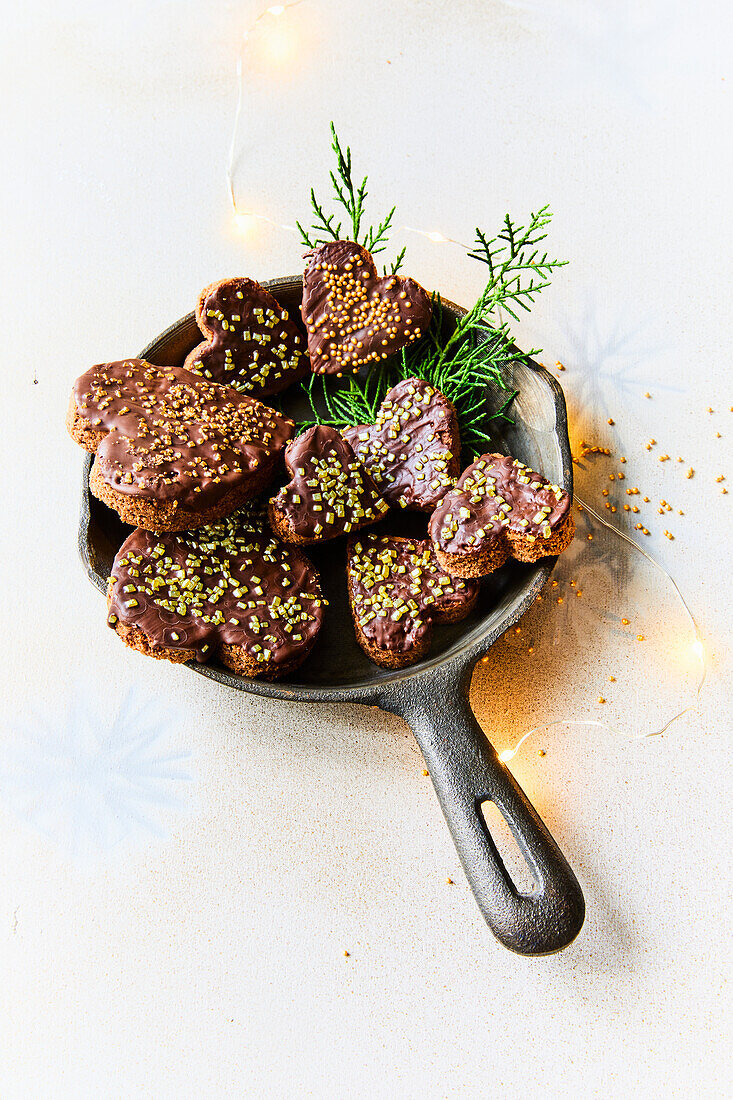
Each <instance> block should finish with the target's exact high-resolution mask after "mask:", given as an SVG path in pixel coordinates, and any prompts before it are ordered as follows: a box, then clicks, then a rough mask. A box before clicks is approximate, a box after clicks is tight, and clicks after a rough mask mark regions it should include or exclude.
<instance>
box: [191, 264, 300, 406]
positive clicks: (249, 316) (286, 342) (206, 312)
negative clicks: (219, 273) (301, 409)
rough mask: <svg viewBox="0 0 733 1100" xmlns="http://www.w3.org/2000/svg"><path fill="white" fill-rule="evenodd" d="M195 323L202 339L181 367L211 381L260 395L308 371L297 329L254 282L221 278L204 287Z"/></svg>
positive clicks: (274, 390) (283, 385)
mask: <svg viewBox="0 0 733 1100" xmlns="http://www.w3.org/2000/svg"><path fill="white" fill-rule="evenodd" d="M196 323H197V324H198V326H199V328H200V329H201V331H202V333H203V334H204V336H205V337H206V339H205V340H204V342H203V343H202V344H199V345H198V347H195V348H194V349H193V351H192V352H190V353H189V355H188V356H187V358H186V362H185V363H184V364H183V365H184V367H185V369H186V370H190V371H192V372H193V373H194V374H201V375H203V376H204V377H205V378H209V379H211V381H212V382H222V383H225V384H226V385H228V386H234V388H235V390H239V392H240V393H247V394H250V395H252V396H254V397H263V396H265V395H267V394H272V393H280V392H281V390H284V389H285V388H286V386H289V385H291V383H293V382H296V381H297V380H298V379H299V378H301V377H302V376H303V375H304V374H306V373H307V372H308V356H307V354H306V350H305V341H304V339H303V336H302V335H301V332H300V331H299V329H298V326H297V325H296V324H295V323H294V322H293V321H291V320H290V317H289V316H288V311H287V310H286V309H284V308H283V307H282V306H281V305H280V303H279V302H278V301H277V300H276V299H275V298H273V296H272V294H270V293H269V291H267V290H265V288H264V287H263V286H260V284H259V283H256V282H255V280H254V279H245V278H237V279H220V280H219V282H217V283H212V284H211V286H207V287H206V288H205V289H204V290H202V291H201V295H200V296H199V300H198V305H197V306H196Z"/></svg>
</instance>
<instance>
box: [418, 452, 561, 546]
mask: <svg viewBox="0 0 733 1100" xmlns="http://www.w3.org/2000/svg"><path fill="white" fill-rule="evenodd" d="M569 510H570V497H569V496H568V494H567V493H566V492H565V490H564V489H562V488H561V487H560V486H559V485H553V484H552V483H551V482H549V481H548V480H547V479H546V478H544V477H542V475H541V474H538V473H536V472H535V471H534V470H530V469H529V467H527V466H525V465H524V463H523V462H519V461H518V459H515V458H511V457H510V456H508V455H499V454H486V455H482V456H481V458H479V459H477V460H476V461H475V462H474V463H472V464H471V465H470V466H468V467H467V468H466V469H465V470H464V471H463V473H462V474H461V476H460V478H459V479H458V483H457V485H456V487H455V489H453V490H451V492H449V493H447V494H446V496H445V497H444V498H443V500H442V501H441V503H440V505H439V506H438V508H436V510H435V511H434V512H433V514H432V516H431V517H430V524H429V533H430V537H431V539H432V540H433V543H434V544H435V546H437V548H438V549H439V550H443V551H444V552H445V553H446V554H460V553H466V552H467V553H471V554H475V553H478V552H480V551H481V550H484V549H488V548H489V547H491V546H492V545H493V544H494V543H495V542H496V541H497V539H499V538H500V536H501V533H502V531H503V530H504V529H507V530H509V531H510V532H512V534H515V535H521V536H522V537H523V538H524V539H526V540H527V541H529V542H536V541H538V540H539V541H542V540H544V539H549V538H550V537H551V535H552V531H553V529H554V528H556V527H558V526H559V524H561V523H562V522H563V520H564V519H565V518H566V516H567V514H568V511H569Z"/></svg>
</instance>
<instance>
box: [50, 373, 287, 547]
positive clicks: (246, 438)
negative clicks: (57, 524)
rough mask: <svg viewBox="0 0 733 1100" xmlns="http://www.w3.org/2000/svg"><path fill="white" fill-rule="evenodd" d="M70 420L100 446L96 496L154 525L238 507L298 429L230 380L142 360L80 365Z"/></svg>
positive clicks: (72, 428)
mask: <svg viewBox="0 0 733 1100" xmlns="http://www.w3.org/2000/svg"><path fill="white" fill-rule="evenodd" d="M67 427H68V429H69V432H70V433H71V436H72V438H73V439H75V440H76V442H77V443H80V444H81V446H82V447H85V448H86V450H88V451H91V452H92V453H96V459H95V461H94V464H93V466H92V470H91V475H90V479H89V486H90V488H91V491H92V492H93V493H94V495H95V496H96V497H99V499H100V500H102V501H104V503H105V504H107V505H109V507H110V508H114V510H115V511H116V512H118V513H119V515H120V516H121V518H122V519H123V520H124V521H125V522H126V523H129V524H130V525H131V526H134V527H144V528H145V529H146V530H149V531H179V530H184V529H191V528H195V527H201V526H202V525H203V524H206V523H211V522H212V521H213V520H216V519H220V518H221V517H222V516H226V515H229V514H230V513H231V512H233V511H235V510H236V509H237V508H239V507H241V506H242V504H244V503H245V501H247V500H250V499H252V498H253V497H255V496H256V495H257V494H258V493H259V492H260V491H261V490H262V489H263V488H265V486H266V485H267V484H268V483H269V482H270V481H271V480H272V477H273V474H274V471H275V469H276V466H277V464H278V462H279V457H280V453H281V452H282V450H283V449H284V447H285V445H286V443H287V442H288V440H289V439H290V438H291V437H292V434H293V431H294V425H293V422H292V421H291V420H288V419H286V418H285V417H284V416H281V415H280V414H279V413H277V412H275V411H274V410H273V409H270V408H268V407H267V406H266V405H262V404H260V402H259V401H255V400H254V399H253V398H251V397H245V396H244V395H243V394H239V393H237V392H236V391H235V390H233V389H232V388H231V387H229V386H219V385H217V384H216V383H214V382H208V381H207V380H206V379H204V378H199V377H198V376H197V375H195V374H191V373H190V372H189V371H186V370H183V369H181V368H180V367H157V366H153V364H151V363H147V362H145V360H142V359H127V360H123V361H120V362H117V363H102V364H100V365H99V366H97V367H92V369H91V370H90V371H87V373H86V374H83V375H82V376H81V378H79V379H78V381H77V383H76V385H75V386H74V391H73V394H72V397H71V402H70V405H69V412H68V416H67Z"/></svg>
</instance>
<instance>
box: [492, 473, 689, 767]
mask: <svg viewBox="0 0 733 1100" xmlns="http://www.w3.org/2000/svg"><path fill="white" fill-rule="evenodd" d="M575 503H576V504H577V505H578V506H579V508H581V509H582V510H583V511H585V512H587V513H588V515H590V516H592V517H593V519H594V520H595V521H596V523H600V524H601V526H602V527H605V528H606V529H607V530H608V531H611V532H612V534H614V535H616V536H617V537H618V538H620V539H621V540H622V541H623V542H625V543H627V544H628V545H629V546H631V547H632V548H633V549H634V550H637V551H638V552H639V553H640V554H641V556H642V557H643V558H646V560H647V561H648V562H649V563H650V564H651V565H653V566H654V568H655V569H657V570H658V571H659V572H660V573H662V574H663V575H664V576H665V577H666V578H667V580H668V581H669V583H670V584H671V585H672V588H673V589H674V591H675V593H676V594H677V597H678V599H679V601H680V603H681V604H682V606H683V608H684V609H685V614H686V615H687V617H688V619H689V621H690V626H691V627H692V632H693V634H694V636H695V640H694V641H693V643H692V647H691V648H692V652H693V654H694V655H695V657H696V658H697V660H698V661H699V662H700V676H699V679H698V682H697V689H696V691H695V697H694V702H692V703H690V704H689V705H688V706H686V707H684V708H683V709H682V710H680V711H678V712H677V713H676V714H674V715H672V717H671V718H670V719H669V721H667V722H665V724H664V725H663V726H662V727H661V728H660V729H658V730H651V731H650V732H649V733H642V734H640V735H639V736H638V737H632V738H630V739H629V740H630V741H631V742H633V741H645V740H646V739H647V738H648V737H660V736H661V735H662V734H663V733H666V732H667V730H668V729H669V727H670V726H671V725H672V723H673V722H676V721H677V719H678V718H681V717H682V716H683V715H684V714H687V713H688V712H689V711H691V710H693V709H694V708H695V707H696V706H697V703H698V701H699V699H700V692H701V691H702V688H703V684H704V683H705V679H706V676H707V662H706V660H705V648H704V646H703V643H702V638H701V636H700V628H699V627H698V625H697V621H696V619H695V616H694V615H693V613H692V610H691V608H690V606H689V604H688V603H687V600H686V599H685V597H684V596H683V595H682V592H681V591H680V587H679V585H678V584H677V581H676V580H675V579H674V577H673V576H672V575H671V573H668V572H667V570H666V569H665V568H664V566H663V565H661V564H660V562H658V561H657V559H656V558H655V557H653V556H652V554H650V553H649V552H648V551H647V550H645V549H644V548H643V546H639V544H638V543H637V542H634V540H633V539H632V538H630V537H629V536H628V535H627V534H626V533H625V532H624V531H622V530H621V529H620V528H618V527H614V525H613V524H612V523H609V522H608V520H606V519H604V518H603V516H600V515H599V514H598V512H596V510H595V508H592V507H591V506H590V504H586V502H585V501H584V500H582V499H581V498H580V497H578V496H577V495H576V496H575ZM558 726H595V727H596V728H597V729H604V730H606V731H607V732H609V733H611V734H616V735H619V734H620V731H619V730H618V729H616V728H615V727H614V726H610V725H609V724H608V723H607V722H600V721H599V720H598V719H597V718H587V719H583V718H578V719H575V718H559V719H558V720H557V721H556V722H546V723H544V724H543V725H540V726H534V727H533V728H532V729H531V730H527V732H526V733H523V734H522V736H521V737H520V739H519V740H518V741H517V743H516V745H515V746H514V748H511V749H504V751H503V752H500V753H499V759H500V760H501V762H502V764H507V763H508V762H509V761H510V760H513V759H514V757H515V756H516V755H517V753H518V752H519V750H520V749H521V747H522V745H523V744H524V742H525V741H527V740H528V739H529V738H530V737H532V736H533V734H535V733H540V732H543V731H546V730H551V729H555V728H557V727H558Z"/></svg>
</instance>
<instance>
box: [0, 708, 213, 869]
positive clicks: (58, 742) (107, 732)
mask: <svg viewBox="0 0 733 1100" xmlns="http://www.w3.org/2000/svg"><path fill="white" fill-rule="evenodd" d="M180 726H181V721H180V719H179V717H178V716H177V715H175V714H173V713H171V711H170V710H169V709H168V708H166V709H165V710H164V709H163V708H162V707H161V706H160V705H159V704H157V703H155V702H152V701H150V700H146V699H144V698H143V697H142V696H141V694H140V693H139V692H138V691H135V690H133V691H130V692H128V694H127V695H126V696H125V697H124V698H123V699H122V701H121V702H120V704H119V706H118V707H117V708H116V709H112V710H111V711H110V707H109V703H108V702H105V700H103V699H102V698H101V696H100V697H98V698H96V699H95V698H93V697H91V698H90V695H89V692H88V690H86V689H83V688H79V690H78V691H77V693H76V695H75V697H74V699H73V701H72V702H71V703H70V704H69V705H68V707H67V709H66V711H65V712H61V713H53V714H43V715H29V716H27V717H25V718H24V719H22V720H19V721H18V722H17V723H16V724H15V725H14V726H12V727H11V729H10V731H9V734H10V735H9V737H7V739H6V741H5V744H4V745H3V747H2V750H1V751H0V797H1V798H2V800H3V802H4V803H5V804H6V806H8V807H9V808H10V809H11V810H12V811H13V812H14V813H15V815H16V816H17V817H18V818H20V819H21V820H23V821H26V822H27V823H28V824H30V825H32V826H33V827H34V828H36V829H37V830H38V831H39V832H42V833H44V834H45V835H46V836H48V837H50V838H51V839H52V840H54V842H55V843H56V844H57V845H58V846H59V847H60V848H62V849H63V850H64V851H65V852H66V853H67V854H69V855H70V856H71V857H72V858H73V859H75V860H81V861H83V860H86V859H89V858H93V857H95V856H99V855H101V854H103V853H106V852H110V851H111V850H112V849H113V848H115V847H117V846H118V845H119V844H120V843H121V842H122V841H127V840H131V839H138V840H145V839H147V840H148V841H149V840H150V839H151V838H158V839H160V838H163V837H165V836H166V835H167V831H168V826H169V825H170V823H171V819H173V818H175V817H176V816H177V815H180V814H183V813H186V812H188V811H189V808H190V792H191V788H192V785H193V784H192V779H193V777H192V776H191V775H190V774H189V773H188V772H187V771H186V770H185V769H184V763H185V762H186V761H187V760H188V759H189V758H190V753H188V752H182V751H181V750H180V748H177V747H176V741H177V738H176V733H177V730H178V729H179V728H180Z"/></svg>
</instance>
